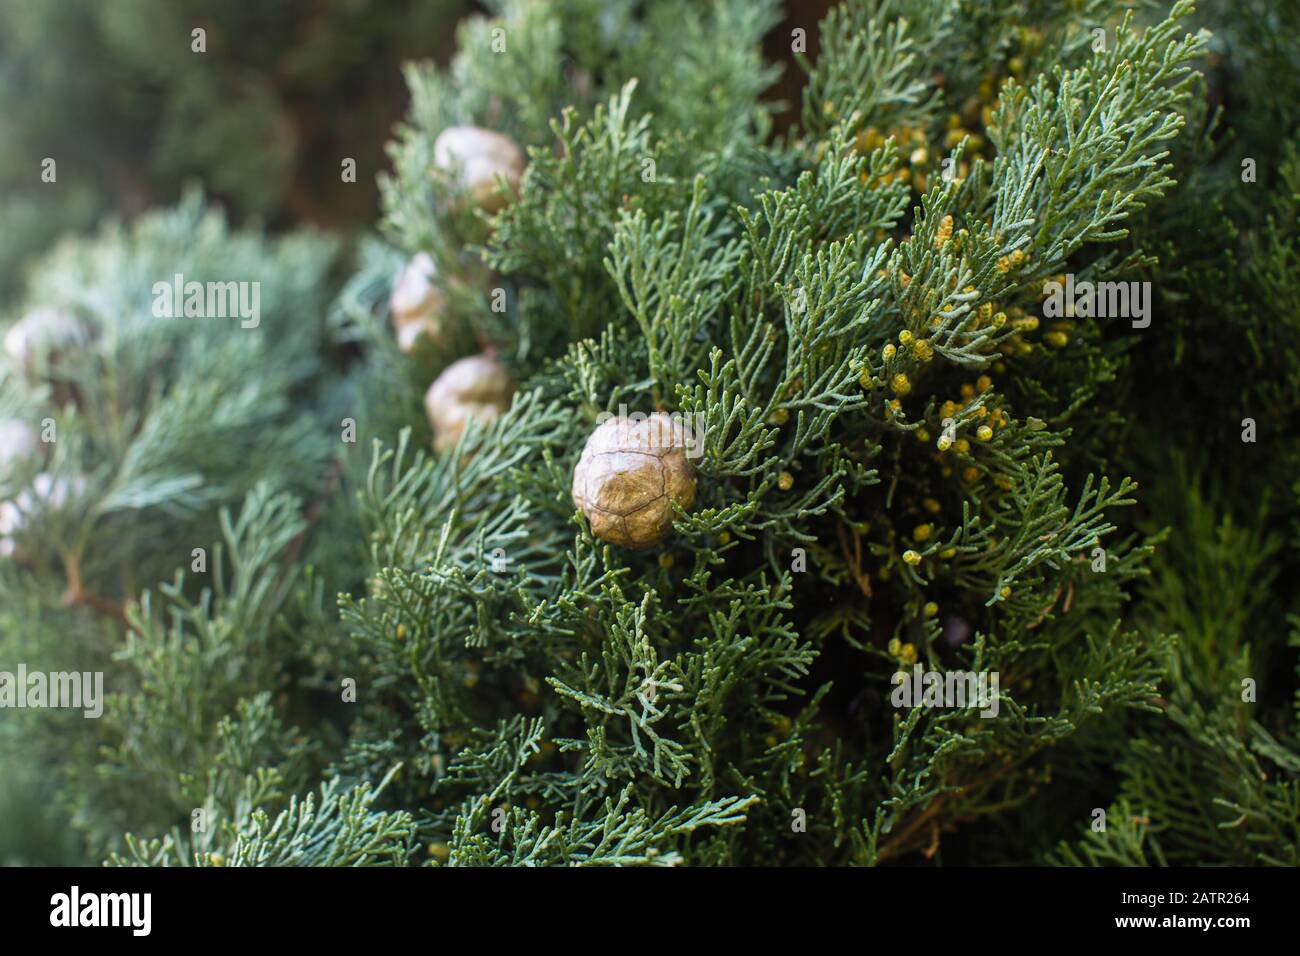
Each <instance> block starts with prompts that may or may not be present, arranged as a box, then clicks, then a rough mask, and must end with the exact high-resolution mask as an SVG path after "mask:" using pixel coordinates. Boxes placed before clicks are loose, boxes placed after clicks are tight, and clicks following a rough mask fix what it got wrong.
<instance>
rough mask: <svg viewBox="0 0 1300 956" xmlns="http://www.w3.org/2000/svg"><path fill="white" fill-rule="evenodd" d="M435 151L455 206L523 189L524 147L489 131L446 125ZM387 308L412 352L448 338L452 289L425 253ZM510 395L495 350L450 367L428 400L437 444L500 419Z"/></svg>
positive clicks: (504, 198) (489, 201)
mask: <svg viewBox="0 0 1300 956" xmlns="http://www.w3.org/2000/svg"><path fill="white" fill-rule="evenodd" d="M433 155H434V167H435V168H434V170H432V171H431V172H432V174H433V175H435V176H438V177H440V178H441V179H443V180H444V181H445V182H447V183H448V184H449V185H450V187H451V189H452V194H451V197H450V200H449V203H448V205H449V206H450V207H457V208H462V207H463V205H464V204H465V203H472V204H473V205H475V206H477V207H479V208H481V209H483V210H485V211H487V212H496V211H497V210H499V209H501V208H502V206H504V205H505V203H506V202H508V200H509V195H510V194H511V193H515V192H517V191H518V189H519V182H520V179H521V178H522V177H523V171H524V154H523V151H522V150H520V148H519V147H518V146H517V145H515V143H514V142H513V141H512V140H511V139H510V138H509V137H507V136H502V135H501V134H500V133H497V132H494V131H492V130H487V129H479V128H478V127H475V126H452V127H449V128H447V129H445V130H443V131H442V133H441V134H440V135H439V136H438V138H437V140H435V141H434V144H433ZM502 182H504V183H505V185H506V187H507V189H505V190H503V189H502V188H501V184H502ZM388 305H389V316H390V318H391V320H392V323H393V333H394V335H395V336H396V338H397V345H398V348H400V349H401V350H402V351H403V352H404V353H406V354H407V355H411V354H414V353H416V352H418V351H421V350H423V349H425V348H426V347H427V346H437V345H442V344H444V343H445V342H446V326H445V318H446V314H447V308H448V300H447V294H446V291H445V288H444V286H443V285H442V284H441V282H440V277H439V275H438V267H437V263H436V262H435V261H434V258H433V256H431V255H429V254H428V253H427V252H419V253H416V255H414V256H413V257H412V258H411V260H410V261H409V262H408V263H407V264H406V266H405V267H404V268H403V269H402V271H401V272H400V273H398V275H397V277H396V279H395V280H394V282H393V291H392V295H391V297H390V299H389V303H388ZM513 393H514V383H513V382H512V381H511V379H510V375H509V373H508V372H507V371H506V369H505V367H504V366H502V365H501V363H500V362H498V361H497V360H496V359H495V358H494V357H493V356H492V355H489V354H483V355H472V356H469V357H468V358H463V359H460V360H459V361H456V362H453V363H452V364H451V365H449V366H447V368H445V369H444V370H443V371H442V374H440V375H439V376H438V377H437V379H435V380H434V382H433V384H432V385H431V386H429V390H428V392H426V393H425V397H424V406H425V411H426V412H427V413H428V416H429V424H430V425H431V426H432V428H433V432H434V448H435V449H436V450H437V451H445V450H447V449H449V448H452V447H454V446H455V445H456V444H457V442H459V441H460V437H461V435H462V434H463V433H464V431H465V426H466V425H467V424H468V423H469V422H470V421H471V420H473V421H479V422H484V423H486V422H489V421H491V420H492V419H494V418H496V417H497V416H498V415H500V414H501V413H502V412H504V411H505V410H506V409H507V408H508V407H509V406H510V398H511V396H512V395H513Z"/></svg>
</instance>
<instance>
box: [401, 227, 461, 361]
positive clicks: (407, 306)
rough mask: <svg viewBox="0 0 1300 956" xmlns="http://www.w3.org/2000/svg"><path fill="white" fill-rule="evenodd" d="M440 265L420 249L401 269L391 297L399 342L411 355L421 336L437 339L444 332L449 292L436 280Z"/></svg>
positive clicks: (403, 349) (432, 339) (422, 337)
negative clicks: (443, 321) (443, 320)
mask: <svg viewBox="0 0 1300 956" xmlns="http://www.w3.org/2000/svg"><path fill="white" fill-rule="evenodd" d="M436 271H437V267H436V266H435V265H434V262H433V257H432V256H430V255H429V254H428V253H427V252H420V253H417V254H416V255H415V256H413V257H412V258H411V261H410V262H408V263H407V264H406V267H405V268H404V269H403V270H402V271H401V272H400V273H398V276H397V279H396V281H394V283H393V294H392V296H391V297H390V298H389V301H388V307H389V314H390V315H391V317H392V321H393V331H394V332H395V333H396V334H397V346H398V348H400V349H401V350H402V351H403V352H405V353H406V354H407V355H409V354H411V352H413V351H414V350H415V349H416V347H417V346H418V345H419V344H420V341H421V339H424V338H428V339H429V340H431V341H434V340H437V339H438V338H439V337H440V336H441V335H442V313H443V311H444V309H445V308H446V305H447V299H446V296H445V295H443V292H442V289H440V288H438V285H437V284H436V283H435V282H434V276H435V275H436Z"/></svg>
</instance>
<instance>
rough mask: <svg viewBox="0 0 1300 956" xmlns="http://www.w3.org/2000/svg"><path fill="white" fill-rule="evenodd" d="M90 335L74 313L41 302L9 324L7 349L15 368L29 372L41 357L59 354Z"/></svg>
mask: <svg viewBox="0 0 1300 956" xmlns="http://www.w3.org/2000/svg"><path fill="white" fill-rule="evenodd" d="M88 337H89V336H88V332H87V329H86V327H85V326H84V325H82V324H81V322H80V321H79V320H78V319H77V317H76V316H75V315H72V314H71V313H68V312H64V311H62V310H60V309H53V308H49V307H48V306H42V307H41V308H38V309H33V310H32V311H31V312H28V313H27V314H26V315H24V316H23V317H22V318H21V319H19V320H18V321H17V322H15V323H14V324H13V325H12V326H11V327H10V329H9V331H8V332H6V333H5V340H4V349H5V354H6V355H7V356H8V357H9V361H10V362H11V363H12V365H13V368H14V369H15V370H18V371H21V372H24V373H28V374H30V373H31V372H32V371H33V369H34V368H35V366H36V363H37V361H38V359H39V358H41V357H52V356H56V355H57V354H58V352H59V351H61V350H62V349H65V348H68V347H69V346H73V345H77V344H80V343H82V342H84V341H86V339H87V338H88Z"/></svg>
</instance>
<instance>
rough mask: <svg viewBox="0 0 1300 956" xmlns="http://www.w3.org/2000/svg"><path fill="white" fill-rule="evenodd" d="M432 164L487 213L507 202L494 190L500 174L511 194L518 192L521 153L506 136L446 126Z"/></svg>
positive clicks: (522, 162) (522, 158)
mask: <svg viewBox="0 0 1300 956" xmlns="http://www.w3.org/2000/svg"><path fill="white" fill-rule="evenodd" d="M433 161H434V164H435V165H436V166H437V167H438V168H439V169H441V170H444V171H445V172H448V173H450V174H452V176H453V177H454V178H455V182H456V185H457V186H458V187H459V188H460V189H461V190H463V191H464V192H465V193H466V194H467V195H469V196H470V197H472V198H473V201H474V202H475V204H477V205H478V206H480V207H481V208H483V209H485V210H487V211H488V212H496V211H497V210H499V209H500V208H501V207H502V206H504V205H505V203H506V198H505V197H504V196H502V195H501V194H500V193H499V192H498V190H497V176H498V175H500V176H501V177H502V178H504V179H505V181H506V183H507V184H508V185H509V186H510V190H511V192H516V193H517V192H518V191H519V180H520V179H521V178H522V176H523V173H524V154H523V151H522V150H521V149H520V148H519V147H518V146H516V145H515V142H514V140H512V139H510V137H508V136H502V135H501V134H500V133H497V132H493V131H492V130H490V129H481V128H480V127H477V126H449V127H448V128H447V129H445V130H443V131H442V132H441V133H440V134H438V138H437V139H436V140H435V141H434V144H433Z"/></svg>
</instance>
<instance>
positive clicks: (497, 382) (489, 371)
mask: <svg viewBox="0 0 1300 956" xmlns="http://www.w3.org/2000/svg"><path fill="white" fill-rule="evenodd" d="M514 390H515V387H514V383H513V382H512V381H511V380H510V374H509V373H508V372H507V371H506V370H505V367H504V366H502V365H501V363H500V362H498V361H497V360H496V359H494V358H490V357H488V356H486V355H471V356H469V357H468V358H463V359H460V360H458V361H455V362H452V363H451V364H450V365H448V366H447V367H446V368H445V369H443V371H442V374H441V375H439V376H438V377H437V378H436V379H435V380H434V382H433V384H432V385H430V386H429V391H428V392H426V393H425V396H424V408H425V411H426V412H428V415H429V423H430V424H431V425H432V426H433V435H434V438H433V447H434V449H435V450H437V451H445V450H446V449H448V448H451V447H453V446H454V445H455V444H456V442H458V441H459V440H460V436H461V435H462V434H463V433H464V431H465V426H466V425H467V424H469V422H470V420H471V419H473V420H474V421H477V422H481V423H487V422H490V421H492V420H493V419H495V418H496V417H497V416H498V415H500V414H501V413H502V412H504V411H505V410H506V409H507V408H509V407H510V398H511V396H512V395H513V394H514Z"/></svg>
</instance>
